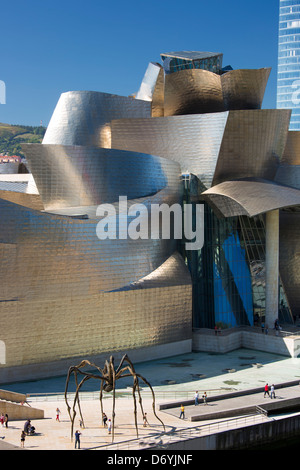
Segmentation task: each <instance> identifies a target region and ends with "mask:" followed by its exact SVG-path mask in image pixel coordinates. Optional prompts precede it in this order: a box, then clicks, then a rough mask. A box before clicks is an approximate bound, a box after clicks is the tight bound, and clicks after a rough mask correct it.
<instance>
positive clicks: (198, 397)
mask: <svg viewBox="0 0 300 470" xmlns="http://www.w3.org/2000/svg"><path fill="white" fill-rule="evenodd" d="M194 398H195V405H199V400H200V396H199V392H198V390H196V392H195V397H194ZM202 400H203V403H204V405H207V393H206V392H204V393H203V395H202ZM179 418H180V419H184V418H185V410H184V405H183V404H181V406H180V415H179Z"/></svg>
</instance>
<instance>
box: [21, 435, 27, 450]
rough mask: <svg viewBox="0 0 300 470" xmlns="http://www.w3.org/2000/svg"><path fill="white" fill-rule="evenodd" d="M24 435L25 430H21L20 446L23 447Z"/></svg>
mask: <svg viewBox="0 0 300 470" xmlns="http://www.w3.org/2000/svg"><path fill="white" fill-rule="evenodd" d="M25 436H26V433H25V431H22V432H21V447H24V444H25Z"/></svg>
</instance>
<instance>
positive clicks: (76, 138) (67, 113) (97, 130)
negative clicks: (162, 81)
mask: <svg viewBox="0 0 300 470" xmlns="http://www.w3.org/2000/svg"><path fill="white" fill-rule="evenodd" d="M150 116H151V103H150V102H147V101H142V100H136V99H134V98H130V97H128V98H127V97H125V96H118V95H110V94H108V93H100V92H94V91H69V92H66V93H62V94H61V96H60V98H59V100H58V103H57V105H56V108H55V110H54V112H53V115H52V117H51V120H50V122H49V125H48V127H47V131H46V133H45V136H44V138H43V144H59V145H84V146H94V147H104V148H110V147H111V141H110V121H111V120H112V119H119V118H120V117H150Z"/></svg>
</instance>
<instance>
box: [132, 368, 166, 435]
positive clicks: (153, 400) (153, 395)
mask: <svg viewBox="0 0 300 470" xmlns="http://www.w3.org/2000/svg"><path fill="white" fill-rule="evenodd" d="M136 375H137V376H138V377H139V378H140V379H141V380H143V382H145V384H146V385H148V387H149V388H150V390H151V393H152V409H153V413H154V416H155V418H156V419H157V420H158V421H160V422H161V424H162V425H163V428H164V431H165V430H166V428H165V425H164V423H163V422H162V420H161V419H160V418H159V417H158V416H157V414H156V411H155V394H154V390H153V388H152V386H151V384H150V383H149V382H148V380H146V379H145V377H143V376H142V375H140V374H136Z"/></svg>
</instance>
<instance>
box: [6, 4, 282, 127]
mask: <svg viewBox="0 0 300 470" xmlns="http://www.w3.org/2000/svg"><path fill="white" fill-rule="evenodd" d="M3 3H4V5H3ZM278 16H279V0H251V1H245V0H208V1H207V0H197V1H195V0H185V1H177V0H172V1H171V0H159V1H158V0H149V1H144V0H139V1H138V0H128V1H126V2H125V1H121V0H111V1H110V2H108V1H105V2H104V1H103V0H85V1H82V0H81V1H78V0H72V1H71V0H60V1H57V0H52V1H51V2H49V1H47V0H46V1H44V2H41V1H40V0H39V1H38V0H28V1H24V0H22V1H21V0H10V1H9V2H2V6H1V7H0V18H1V23H0V24H1V28H0V34H1V36H0V37H1V48H0V80H2V81H4V82H5V84H6V104H0V122H5V123H9V124H26V125H40V122H41V121H42V123H43V125H45V126H47V125H48V123H49V120H50V118H51V115H52V112H53V110H54V108H55V106H56V103H57V101H58V99H59V96H60V94H61V93H63V92H65V91H69V90H93V91H102V92H106V93H113V94H118V95H123V96H127V95H130V94H131V93H134V92H135V91H137V90H138V88H139V85H140V82H141V80H142V78H143V75H144V73H145V70H146V68H147V65H148V63H149V62H151V61H156V62H160V53H163V52H171V51H179V50H196V51H212V52H222V53H223V54H224V57H223V65H224V66H225V65H228V64H230V65H231V66H232V67H233V68H234V69H238V68H260V67H271V68H272V72H271V75H270V79H269V83H268V86H267V90H266V94H265V99H264V103H263V107H264V108H275V107H276V73H277V38H278Z"/></svg>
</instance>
